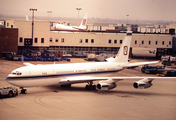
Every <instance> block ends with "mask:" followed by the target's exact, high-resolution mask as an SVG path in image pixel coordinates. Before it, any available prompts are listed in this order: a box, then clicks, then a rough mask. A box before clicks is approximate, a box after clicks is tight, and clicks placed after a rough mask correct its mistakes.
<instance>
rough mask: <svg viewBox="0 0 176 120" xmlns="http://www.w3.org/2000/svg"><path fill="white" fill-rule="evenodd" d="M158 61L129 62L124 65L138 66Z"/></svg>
mask: <svg viewBox="0 0 176 120" xmlns="http://www.w3.org/2000/svg"><path fill="white" fill-rule="evenodd" d="M158 62H159V61H151V62H137V63H129V64H127V65H125V66H124V67H134V66H140V65H147V64H154V63H158Z"/></svg>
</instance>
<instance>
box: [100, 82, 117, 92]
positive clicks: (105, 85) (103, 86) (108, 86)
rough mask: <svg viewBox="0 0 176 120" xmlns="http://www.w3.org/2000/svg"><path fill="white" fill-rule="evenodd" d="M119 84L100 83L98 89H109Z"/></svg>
mask: <svg viewBox="0 0 176 120" xmlns="http://www.w3.org/2000/svg"><path fill="white" fill-rule="evenodd" d="M116 86H117V85H116V83H98V84H97V89H98V90H109V89H113V88H115V87H116Z"/></svg>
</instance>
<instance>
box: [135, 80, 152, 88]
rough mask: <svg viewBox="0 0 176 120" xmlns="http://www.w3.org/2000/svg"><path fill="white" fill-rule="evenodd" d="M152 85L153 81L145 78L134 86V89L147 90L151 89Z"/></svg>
mask: <svg viewBox="0 0 176 120" xmlns="http://www.w3.org/2000/svg"><path fill="white" fill-rule="evenodd" d="M152 85H153V84H152V80H148V78H144V79H142V80H140V81H137V82H135V83H134V84H133V87H134V88H136V89H145V88H149V87H151V86H152Z"/></svg>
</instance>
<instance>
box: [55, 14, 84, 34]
mask: <svg viewBox="0 0 176 120" xmlns="http://www.w3.org/2000/svg"><path fill="white" fill-rule="evenodd" d="M86 25H87V13H86V14H85V16H84V18H83V20H82V22H81V24H80V26H79V27H78V26H65V25H63V24H57V25H56V27H55V30H57V31H85V30H87V26H86Z"/></svg>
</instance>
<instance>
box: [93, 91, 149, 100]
mask: <svg viewBox="0 0 176 120" xmlns="http://www.w3.org/2000/svg"><path fill="white" fill-rule="evenodd" d="M95 93H96V94H102V95H107V94H108V95H115V94H113V93H108V92H105V91H97V92H95ZM116 96H118V97H121V98H136V99H138V100H146V99H145V98H139V97H135V96H133V95H128V94H127V95H116Z"/></svg>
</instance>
